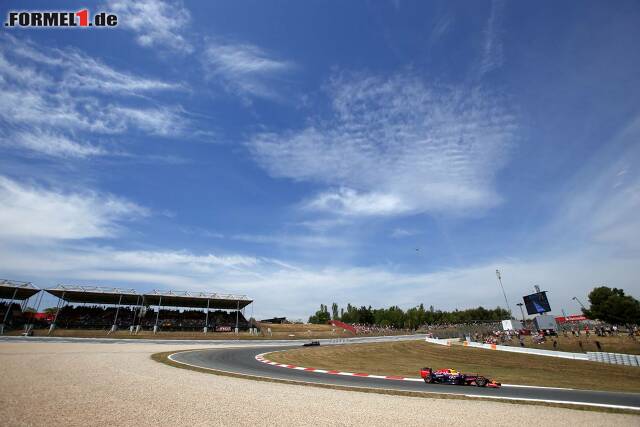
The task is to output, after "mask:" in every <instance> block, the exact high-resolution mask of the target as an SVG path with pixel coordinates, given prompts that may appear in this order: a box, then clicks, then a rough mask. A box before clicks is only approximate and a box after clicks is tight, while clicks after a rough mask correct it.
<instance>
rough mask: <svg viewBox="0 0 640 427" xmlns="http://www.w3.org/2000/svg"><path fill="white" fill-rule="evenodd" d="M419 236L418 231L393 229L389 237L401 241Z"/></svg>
mask: <svg viewBox="0 0 640 427" xmlns="http://www.w3.org/2000/svg"><path fill="white" fill-rule="evenodd" d="M418 234H420V231H418V230H413V229H406V228H394V229H393V231H392V232H391V237H393V238H394V239H402V238H404V237H411V236H416V235H418Z"/></svg>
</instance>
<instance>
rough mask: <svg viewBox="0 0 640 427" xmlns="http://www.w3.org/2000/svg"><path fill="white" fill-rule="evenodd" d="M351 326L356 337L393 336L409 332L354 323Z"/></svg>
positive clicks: (390, 327) (391, 327)
mask: <svg viewBox="0 0 640 427" xmlns="http://www.w3.org/2000/svg"><path fill="white" fill-rule="evenodd" d="M351 326H353V327H354V328H355V330H356V334H357V335H367V334H368V335H394V334H399V333H403V332H404V333H407V332H409V331H408V330H407V329H398V328H394V327H393V326H380V325H363V324H361V323H355V324H352V325H351Z"/></svg>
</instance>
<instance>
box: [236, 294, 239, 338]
mask: <svg viewBox="0 0 640 427" xmlns="http://www.w3.org/2000/svg"><path fill="white" fill-rule="evenodd" d="M239 315H240V301H238V309H237V310H236V335H238V316H239Z"/></svg>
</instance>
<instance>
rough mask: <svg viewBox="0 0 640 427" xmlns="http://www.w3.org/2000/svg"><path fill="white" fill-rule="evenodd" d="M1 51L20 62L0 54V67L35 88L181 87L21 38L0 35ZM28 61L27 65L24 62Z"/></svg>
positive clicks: (127, 90) (127, 89) (126, 91)
mask: <svg viewBox="0 0 640 427" xmlns="http://www.w3.org/2000/svg"><path fill="white" fill-rule="evenodd" d="M2 40H3V41H4V43H5V46H4V49H3V50H4V52H5V54H10V55H12V56H13V57H15V58H16V59H17V58H20V59H21V60H22V64H21V65H20V66H18V65H16V64H14V63H12V62H11V61H9V60H8V59H7V58H6V57H5V56H4V55H0V70H2V72H3V74H5V73H6V74H8V75H10V76H11V77H13V78H16V79H18V80H19V81H20V82H21V83H29V85H30V86H34V85H37V86H38V87H39V88H41V89H42V88H45V87H48V88H51V87H52V86H57V87H60V86H65V87H66V88H67V90H83V91H95V92H100V93H105V92H108V93H121V94H125V95H130V94H131V93H141V92H149V91H163V90H177V89H182V88H183V85H182V84H180V83H173V82H171V83H170V82H165V81H162V80H156V79H150V78H146V77H142V76H136V75H134V74H131V73H127V72H123V71H119V70H116V69H114V68H113V67H110V66H109V65H107V64H105V63H103V62H102V61H99V60H97V59H95V58H93V57H91V56H88V55H86V54H84V53H83V52H81V51H79V50H76V49H73V48H64V49H57V48H51V49H47V50H46V52H43V51H42V47H39V46H38V45H36V44H34V43H32V42H30V41H28V40H23V39H17V38H15V37H12V36H10V35H4V36H3V37H2ZM25 64H31V67H29V66H27V65H25ZM36 66H39V67H41V70H42V67H44V69H45V70H46V71H47V72H46V73H45V72H39V71H38V70H37V69H36V68H35V67H36Z"/></svg>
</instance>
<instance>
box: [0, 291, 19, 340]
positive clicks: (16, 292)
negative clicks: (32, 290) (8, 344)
mask: <svg viewBox="0 0 640 427" xmlns="http://www.w3.org/2000/svg"><path fill="white" fill-rule="evenodd" d="M17 294H18V288H16V289H15V290H14V291H13V296H12V297H11V302H9V306H8V307H7V312H6V313H4V319H2V325H0V334H4V325H5V323H7V317H9V312H10V311H11V306H12V305H13V300H14V299H15V298H16V295H17Z"/></svg>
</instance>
